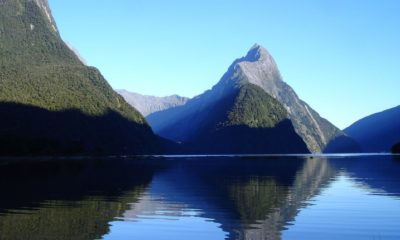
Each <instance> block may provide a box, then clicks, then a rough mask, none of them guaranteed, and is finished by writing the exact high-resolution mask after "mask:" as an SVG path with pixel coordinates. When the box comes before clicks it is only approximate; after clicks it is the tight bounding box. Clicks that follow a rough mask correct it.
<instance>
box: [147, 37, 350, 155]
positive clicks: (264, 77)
mask: <svg viewBox="0 0 400 240" xmlns="http://www.w3.org/2000/svg"><path fill="white" fill-rule="evenodd" d="M248 84H251V85H252V86H257V87H258V88H260V89H262V90H263V92H264V93H266V94H268V95H269V96H271V97H272V98H273V99H275V100H276V101H277V102H279V103H280V104H281V105H282V106H283V108H284V109H285V110H286V111H287V117H288V119H290V122H291V123H292V124H293V127H294V130H295V132H296V133H297V134H298V135H299V136H300V137H301V139H302V140H303V141H304V142H305V143H306V145H307V148H308V150H309V151H311V152H322V151H327V152H337V151H351V150H352V149H355V148H356V143H355V142H354V141H353V140H351V139H350V138H348V137H347V136H346V135H345V134H344V133H343V132H342V131H340V130H339V129H338V128H336V127H335V126H334V125H333V124H331V123H330V122H329V121H327V120H326V119H324V118H322V117H320V116H319V114H318V113H317V112H316V111H315V110H313V109H312V108H311V107H310V106H309V105H308V104H306V103H305V102H304V101H302V100H301V99H299V97H298V96H297V94H296V93H295V92H294V90H293V89H292V88H291V87H290V86H289V85H288V84H286V83H285V82H284V81H283V80H282V77H281V74H280V72H279V70H278V67H277V65H276V63H275V61H274V59H273V58H272V56H271V55H270V54H269V53H268V51H267V50H266V49H265V48H263V47H261V46H259V45H257V44H256V45H254V46H253V47H252V48H251V49H250V50H249V52H248V53H247V55H246V56H245V57H242V58H240V59H237V60H235V61H234V62H233V64H232V65H231V66H230V67H229V69H228V71H227V72H226V73H225V74H224V75H223V77H222V78H221V80H220V81H219V82H218V83H217V84H216V85H215V86H214V87H213V88H212V89H211V90H209V91H206V92H205V93H203V94H202V95H199V96H197V97H195V98H193V99H191V100H190V101H188V102H187V104H185V105H184V106H182V107H177V108H173V109H168V110H166V111H161V112H158V113H154V114H151V115H149V116H148V118H147V119H148V121H149V123H150V124H151V126H152V128H153V130H154V131H155V132H156V133H158V134H160V135H161V136H164V137H166V138H169V139H173V140H175V141H183V142H185V141H189V140H190V139H191V138H192V135H193V132H195V131H196V128H193V127H191V128H182V121H183V119H185V121H195V122H199V121H200V120H199V119H201V117H199V116H198V113H199V112H201V111H203V110H204V109H206V108H207V107H208V106H210V104H213V103H215V102H217V101H219V100H221V99H223V98H224V97H226V96H228V95H231V94H232V93H233V92H235V91H237V89H240V88H241V87H243V86H246V85H248ZM204 114H206V115H207V116H210V117H212V114H210V113H209V112H204ZM198 124H201V123H200V122H199V123H198Z"/></svg>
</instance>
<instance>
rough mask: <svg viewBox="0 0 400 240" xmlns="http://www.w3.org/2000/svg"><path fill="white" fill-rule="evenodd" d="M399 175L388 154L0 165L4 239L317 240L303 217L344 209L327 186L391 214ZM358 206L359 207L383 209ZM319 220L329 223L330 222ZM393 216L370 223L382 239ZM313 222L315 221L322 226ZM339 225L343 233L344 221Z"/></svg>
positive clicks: (398, 165) (327, 229) (327, 230)
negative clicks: (357, 193)
mask: <svg viewBox="0 0 400 240" xmlns="http://www.w3.org/2000/svg"><path fill="white" fill-rule="evenodd" d="M399 170H400V161H399V160H396V159H393V158H392V157H391V156H351V157H346V156H342V157H334V156H329V157H323V156H320V157H305V156H301V157H295V156H287V157H285V156H273V157H267V156H258V157H255V156H254V157H243V156H240V157H209V158H196V157H190V158H167V159H165V158H136V159H129V158H125V159H96V160H58V161H55V160H53V161H40V162H35V161H31V162H21V163H18V164H17V163H15V164H7V165H6V164H3V165H1V166H0V187H1V191H2V197H1V199H0V239H99V238H104V239H133V238H136V239H205V238H206V239H282V238H284V239H286V238H287V239H290V238H294V239H295V238H296V237H301V238H302V239H304V238H312V235H307V234H316V233H315V232H314V230H313V229H310V228H312V225H307V224H306V223H307V221H309V219H308V218H307V217H306V216H307V213H308V211H314V212H315V211H316V210H315V209H314V208H315V207H318V206H324V204H325V203H326V201H327V200H329V199H334V200H335V201H337V202H335V201H332V202H331V203H329V204H332V206H343V207H346V206H344V205H340V204H338V202H339V201H341V200H342V199H339V198H337V197H336V198H335V196H333V197H331V198H324V197H323V196H325V195H326V192H327V193H330V192H329V190H330V189H332V188H334V189H336V190H335V191H338V192H345V191H349V190H354V189H356V188H360V189H363V190H366V191H367V192H368V194H371V195H374V196H378V197H380V198H384V199H387V198H390V200H391V201H394V206H395V207H393V206H392V208H394V209H392V211H393V212H394V213H396V212H400V202H399V201H398V200H399V199H398V196H399V195H400V175H399V174H398V172H399ZM348 179H351V181H353V182H355V183H357V184H355V185H354V184H353V185H351V187H352V188H354V189H349V188H350V187H349V186H350V185H346V184H344V185H343V186H346V188H344V187H342V188H341V187H340V186H339V185H337V183H340V182H341V181H344V180H345V181H347V180H348ZM335 184H336V185H335ZM337 186H339V187H337ZM319 198H321V199H323V200H324V202H322V200H318V199H319ZM356 200H357V201H359V204H379V203H371V202H370V201H366V199H364V198H360V199H356ZM396 203H397V205H396ZM347 207H350V205H347ZM382 207H384V206H381V208H382ZM309 209H310V210H309ZM367 209H368V208H367ZM372 209H373V208H371V211H372ZM339 210H340V209H338V210H337V211H339ZM317 213H318V214H320V215H318V214H317V215H316V216H322V215H323V216H324V217H325V219H329V217H330V216H336V215H335V214H334V213H330V214H331V215H329V214H328V215H327V212H326V211H324V212H317ZM355 214H359V213H358V212H356V213H355ZM363 214H367V213H363ZM371 214H372V212H371ZM315 218H317V217H315ZM398 218H399V219H397V220H399V221H398V222H397V223H395V222H391V223H390V224H389V223H387V222H384V221H383V220H380V219H376V224H377V227H378V228H379V226H381V229H380V230H381V232H380V235H379V236H381V237H382V239H386V238H385V236H386V234H388V235H387V236H388V237H399V235H400V234H398V233H397V231H394V230H393V229H388V228H390V227H392V228H397V229H399V228H400V216H399V217H398ZM306 220H307V221H306ZM393 220H396V219H393ZM313 221H314V222H315V223H314V222H313V223H314V224H316V223H318V219H313ZM385 221H386V220H385ZM344 222H345V219H344ZM337 224H338V229H339V230H340V228H341V227H343V226H341V225H340V224H341V221H338V222H337ZM379 224H380V225H379ZM353 225H354V227H355V228H356V229H353V232H355V233H357V231H359V232H360V233H361V231H363V232H364V233H363V234H368V231H367V232H366V233H365V229H362V225H361V224H360V225H357V224H355V223H354V224H353ZM353 225H351V226H353ZM300 226H304V227H302V228H300ZM310 226H311V227H310ZM315 227H316V226H315ZM358 227H359V229H357V228H358ZM318 229H320V230H321V231H322V232H324V231H325V233H326V234H325V235H324V236H325V237H326V239H330V238H329V233H332V234H333V231H332V226H324V225H323V224H322V225H318ZM378 230H379V229H378ZM392 230H393V231H392ZM335 231H336V230H335ZM396 234H397V235H396ZM315 236H316V235H315ZM354 236H357V235H352V237H353V238H354ZM360 236H361V235H360ZM367 236H368V235H367ZM372 236H377V235H373V234H372ZM344 238H346V236H344ZM348 239H351V238H348ZM360 239H361V238H360Z"/></svg>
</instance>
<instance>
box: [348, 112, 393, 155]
mask: <svg viewBox="0 0 400 240" xmlns="http://www.w3.org/2000/svg"><path fill="white" fill-rule="evenodd" d="M344 132H346V133H347V134H348V135H350V136H351V137H353V138H354V139H355V140H356V141H357V142H358V143H359V144H360V146H361V147H362V150H363V151H366V152H389V151H390V149H391V148H392V146H393V145H394V144H395V143H397V142H400V106H397V107H394V108H391V109H388V110H385V111H382V112H379V113H375V114H372V115H370V116H367V117H365V118H362V119H360V120H358V121H357V122H355V123H353V124H352V125H351V126H349V127H348V128H346V129H345V130H344Z"/></svg>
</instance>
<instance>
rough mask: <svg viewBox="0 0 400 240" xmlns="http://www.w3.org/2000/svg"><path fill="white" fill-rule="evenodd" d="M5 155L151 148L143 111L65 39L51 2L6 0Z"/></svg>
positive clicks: (0, 80)
mask: <svg viewBox="0 0 400 240" xmlns="http://www.w3.org/2000/svg"><path fill="white" fill-rule="evenodd" d="M0 19H1V21H0V113H1V116H2V117H1V118H0V154H1V155H47V154H84V153H87V154H114V153H119V154H120V153H151V152H154V151H157V150H156V149H159V148H160V146H159V145H160V144H161V143H160V142H162V140H160V139H159V138H158V137H157V136H155V135H154V134H153V132H152V130H151V128H150V127H149V126H148V124H147V123H146V120H145V119H144V118H143V116H142V115H141V114H140V113H139V112H138V111H136V110H135V109H134V108H132V107H131V106H130V105H129V104H128V103H126V101H125V100H124V99H123V98H122V97H121V96H120V95H118V94H117V93H116V92H114V91H113V89H112V88H111V87H110V85H109V84H108V83H107V81H106V80H105V79H104V78H103V76H102V75H101V73H100V72H99V71H98V70H97V69H96V68H93V67H87V66H85V65H84V64H83V63H82V62H81V61H80V60H79V58H78V57H77V56H76V54H75V53H74V52H73V51H71V50H70V48H69V47H68V46H67V45H66V44H65V43H64V42H63V41H62V39H61V37H60V35H59V32H58V28H57V26H56V23H55V21H54V19H53V17H52V15H51V11H50V8H49V5H48V2H47V0H0Z"/></svg>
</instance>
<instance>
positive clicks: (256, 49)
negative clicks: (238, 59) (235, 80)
mask: <svg viewBox="0 0 400 240" xmlns="http://www.w3.org/2000/svg"><path fill="white" fill-rule="evenodd" d="M269 58H271V55H270V54H269V52H268V51H267V49H265V48H264V47H263V46H261V45H259V44H257V43H255V44H254V45H253V46H252V47H251V48H250V50H249V51H248V52H247V55H246V56H245V57H244V59H243V60H245V61H248V62H256V61H262V60H264V59H269Z"/></svg>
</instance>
